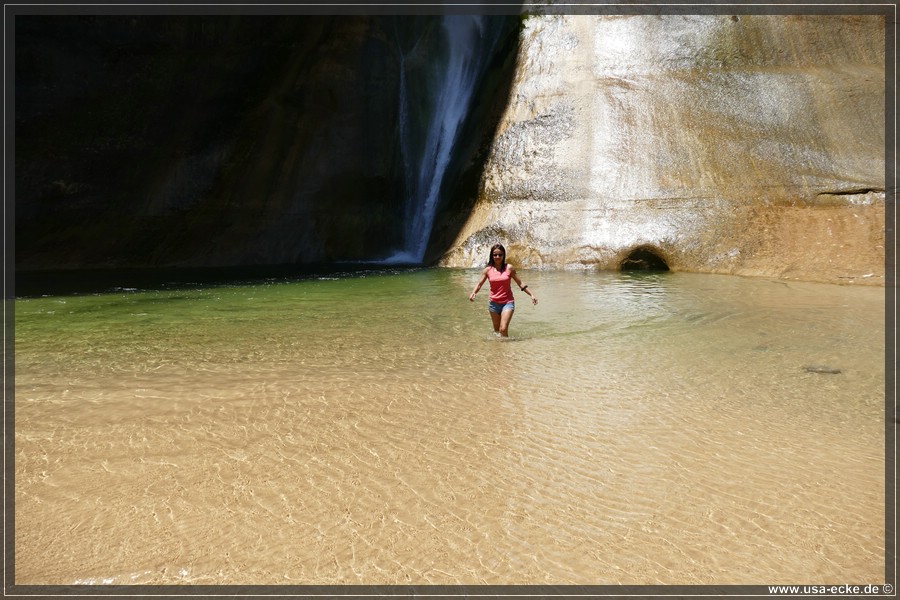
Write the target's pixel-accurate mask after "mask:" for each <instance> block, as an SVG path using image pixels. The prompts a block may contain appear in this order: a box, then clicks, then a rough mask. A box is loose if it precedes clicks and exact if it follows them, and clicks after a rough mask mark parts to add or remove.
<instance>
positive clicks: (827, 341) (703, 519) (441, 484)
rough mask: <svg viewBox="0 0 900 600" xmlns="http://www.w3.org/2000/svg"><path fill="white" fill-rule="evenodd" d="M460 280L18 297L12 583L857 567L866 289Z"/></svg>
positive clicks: (634, 279)
mask: <svg viewBox="0 0 900 600" xmlns="http://www.w3.org/2000/svg"><path fill="white" fill-rule="evenodd" d="M478 274H479V273H478V271H477V270H455V269H412V270H384V271H379V270H367V271H350V272H346V273H338V274H331V275H325V274H320V275H318V276H310V277H306V278H291V277H271V278H269V279H267V280H260V281H244V282H242V283H236V284H227V283H218V284H213V283H196V284H193V285H191V284H179V285H159V284H158V283H157V284H155V285H154V288H155V289H141V286H140V285H139V284H134V283H129V286H130V287H129V288H128V289H119V290H115V291H110V292H107V293H81V294H70V295H54V296H46V297H29V298H20V299H18V300H17V301H16V305H15V338H16V345H15V350H16V356H15V358H16V382H15V392H16V465H15V469H16V501H17V505H16V524H17V528H16V550H17V563H16V568H17V573H16V576H17V579H16V581H17V583H98V582H106V583H214V584H232V583H289V584H290V583H306V584H310V583H469V584H477V583H610V584H620V583H649V584H656V583H672V584H691V583H772V582H783V581H816V582H819V581H832V580H833V581H835V582H836V583H846V582H850V581H853V582H855V581H871V582H875V581H879V580H880V578H881V577H882V576H883V570H884V443H883V440H884V413H885V411H884V402H885V396H884V335H885V329H884V290H883V289H882V288H856V287H851V286H829V285H822V284H811V283H795V282H783V281H770V280H765V279H746V278H738V277H726V276H714V275H695V274H682V273H665V274H620V273H582V272H562V271H522V272H520V276H521V277H522V279H523V281H524V282H525V283H528V284H529V285H530V289H531V290H533V291H534V292H535V294H536V295H537V296H538V298H539V303H538V305H537V306H531V304H530V303H528V302H526V300H527V298H526V297H525V296H524V294H518V296H517V300H518V308H517V309H516V313H515V316H514V318H513V321H512V325H511V327H510V336H511V337H510V339H509V340H503V339H500V338H497V337H495V336H494V335H493V333H492V330H491V324H490V318H489V316H488V314H487V307H486V303H487V294H486V293H485V292H484V291H483V292H482V293H481V294H480V295H479V297H478V299H477V301H476V302H475V303H471V302H469V301H468V294H469V292H470V291H471V289H472V288H473V287H474V285H475V283H476V282H477V280H478ZM810 367H827V370H829V371H832V372H827V373H815V372H810V371H809V370H808V369H809V368H810ZM836 371H839V372H836ZM70 548H93V549H94V550H92V551H91V552H73V551H70V550H68V549H70Z"/></svg>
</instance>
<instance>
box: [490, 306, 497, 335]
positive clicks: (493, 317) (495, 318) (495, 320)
mask: <svg viewBox="0 0 900 600" xmlns="http://www.w3.org/2000/svg"><path fill="white" fill-rule="evenodd" d="M488 313H490V315H491V321H492V322H493V323H494V333H500V313H495V312H494V311H492V310H489V311H488Z"/></svg>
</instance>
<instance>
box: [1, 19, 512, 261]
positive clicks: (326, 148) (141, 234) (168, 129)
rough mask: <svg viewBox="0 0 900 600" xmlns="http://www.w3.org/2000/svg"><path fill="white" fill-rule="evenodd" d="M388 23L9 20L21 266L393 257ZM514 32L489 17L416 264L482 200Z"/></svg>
mask: <svg viewBox="0 0 900 600" xmlns="http://www.w3.org/2000/svg"><path fill="white" fill-rule="evenodd" d="M387 23H388V21H386V19H385V18H384V17H377V16H364V15H360V16H351V17H340V16H321V17H319V16H315V17H312V16H311V17H305V16H304V17H297V18H281V17H244V16H210V17H174V16H134V17H130V16H59V17H52V16H48V17H42V16H28V17H22V16H19V17H17V18H16V21H15V27H16V29H15V42H16V54H15V111H16V112H15V125H16V129H15V238H16V247H15V261H16V265H15V267H16V271H17V272H26V271H51V270H57V269H77V270H82V269H147V268H151V269H157V268H167V269H168V268H185V269H189V268H190V269H193V268H211V267H215V268H221V267H252V266H259V267H264V266H273V265H312V264H327V263H332V262H337V261H360V260H367V259H374V258H375V257H377V256H379V254H382V253H383V252H384V251H385V250H386V249H388V248H391V247H396V245H397V241H398V239H399V237H400V236H401V235H402V222H401V221H402V219H403V214H404V202H403V192H404V172H403V164H402V163H403V161H402V157H401V153H400V147H399V141H398V136H397V131H398V121H399V113H398V102H397V81H398V73H399V65H398V61H397V55H396V52H397V45H396V41H395V39H394V37H393V35H392V34H391V32H390V31H389V30H388V29H387ZM519 25H520V18H519V16H518V15H511V16H507V17H503V21H502V27H503V35H502V38H501V39H502V41H501V47H500V48H499V49H498V51H497V52H496V54H495V55H494V56H493V59H492V63H491V65H490V69H489V74H488V75H487V76H486V79H485V81H484V82H483V84H482V87H481V90H480V93H479V95H478V97H477V98H476V99H475V102H474V104H473V107H472V111H471V113H470V117H469V118H468V119H467V120H466V122H465V125H464V130H463V131H462V132H461V139H462V140H464V141H463V142H462V143H461V144H460V146H459V148H458V149H457V152H456V153H455V158H454V160H453V161H452V162H451V164H450V176H448V177H447V178H445V180H444V188H443V195H442V197H443V198H445V199H446V201H445V202H444V204H443V206H441V207H440V208H439V214H438V215H437V220H436V222H437V225H436V227H435V228H434V232H433V235H432V238H431V244H430V247H429V249H428V252H427V257H426V258H427V260H428V262H434V260H435V259H436V258H437V257H439V256H440V255H441V253H442V252H443V251H444V249H445V248H446V247H447V245H448V244H449V243H450V242H451V241H452V240H453V238H454V236H455V234H456V233H457V232H458V231H459V228H460V227H461V226H462V224H463V223H464V222H465V220H466V217H467V215H468V214H469V212H470V211H471V209H472V207H473V205H474V203H475V200H476V198H477V195H478V187H479V182H480V178H481V174H482V169H483V166H484V163H485V160H486V159H487V156H488V150H489V148H490V144H491V141H492V140H493V137H494V135H495V132H496V128H497V125H498V122H499V118H500V115H502V113H503V110H504V108H505V106H506V103H507V101H508V95H509V92H510V89H511V83H512V79H513V73H514V70H515V65H516V59H517V54H518V28H519ZM382 255H383V254H382Z"/></svg>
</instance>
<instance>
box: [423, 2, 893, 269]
mask: <svg viewBox="0 0 900 600" xmlns="http://www.w3.org/2000/svg"><path fill="white" fill-rule="evenodd" d="M520 44H521V48H520V56H519V61H518V65H517V71H516V73H515V80H514V84H513V89H512V92H511V96H510V102H509V105H508V108H507V110H506V112H505V114H504V116H503V117H502V119H501V122H500V127H499V131H498V135H497V137H496V139H495V141H494V144H493V146H492V148H491V151H490V156H489V158H488V161H487V167H486V170H485V172H484V174H483V177H482V180H481V189H480V193H479V197H478V201H477V203H476V205H475V207H474V209H473V211H472V212H471V214H470V217H469V219H468V221H467V222H466V224H465V226H464V227H463V228H462V229H461V232H460V233H459V235H458V236H457V238H456V240H455V241H454V242H453V243H452V244H451V246H450V250H449V251H448V252H447V253H446V254H445V255H444V256H443V258H442V259H441V263H440V264H443V265H447V266H463V267H469V266H474V265H479V264H483V263H484V262H485V261H486V259H487V253H488V248H489V247H490V245H491V244H493V243H495V242H497V241H500V242H502V243H504V244H505V245H506V246H507V249H508V251H509V254H510V258H511V260H513V261H514V262H515V263H516V264H519V265H520V266H523V267H532V268H536V267H566V268H598V269H618V268H619V267H620V265H621V263H622V261H623V260H624V259H625V258H626V257H627V256H628V255H629V253H630V252H631V251H632V250H634V249H635V248H638V247H642V246H646V247H649V248H650V249H652V251H653V252H655V253H656V254H658V255H659V256H660V257H662V258H663V259H664V260H665V261H666V262H667V263H668V265H669V267H670V268H671V269H672V270H683V271H697V272H714V273H733V274H742V275H760V276H772V277H784V278H797V279H807V280H821V281H832V282H859V283H874V284H883V282H884V256H885V252H884V243H885V220H884V219H885V194H884V188H885V182H884V177H885V162H884V161H885V154H884V147H885V136H884V128H885V119H884V113H885V67H884V65H885V62H884V22H883V19H882V17H880V16H537V17H530V18H527V19H525V21H524V27H523V30H522V31H521V39H520Z"/></svg>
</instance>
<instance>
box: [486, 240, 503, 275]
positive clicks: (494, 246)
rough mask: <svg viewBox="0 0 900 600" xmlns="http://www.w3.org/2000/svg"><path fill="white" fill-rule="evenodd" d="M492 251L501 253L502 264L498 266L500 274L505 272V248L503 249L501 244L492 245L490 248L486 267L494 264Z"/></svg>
mask: <svg viewBox="0 0 900 600" xmlns="http://www.w3.org/2000/svg"><path fill="white" fill-rule="evenodd" d="M494 250H499V251H500V252H502V253H503V263H502V264H501V265H500V272H501V273H502V272H504V271H505V270H506V248H504V247H503V244H494V245H493V246H491V250H490V252H488V261H487V266H489V267H490V266H493V264H494Z"/></svg>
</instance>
